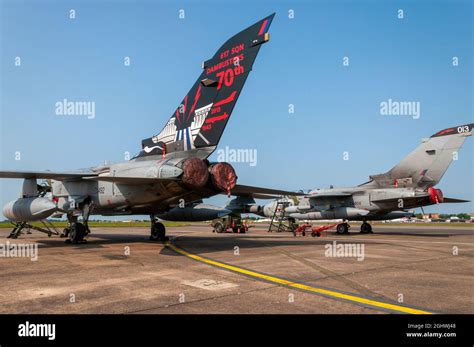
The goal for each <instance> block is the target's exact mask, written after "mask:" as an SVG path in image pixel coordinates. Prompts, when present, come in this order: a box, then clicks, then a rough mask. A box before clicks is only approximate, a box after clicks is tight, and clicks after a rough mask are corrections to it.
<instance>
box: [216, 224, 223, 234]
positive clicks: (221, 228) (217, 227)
mask: <svg viewBox="0 0 474 347" xmlns="http://www.w3.org/2000/svg"><path fill="white" fill-rule="evenodd" d="M224 229H225V228H224V224H223V223H222V222H217V223H216V224H214V231H215V232H216V233H218V234H221V233H223V232H224Z"/></svg>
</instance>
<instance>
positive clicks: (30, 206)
mask: <svg viewBox="0 0 474 347" xmlns="http://www.w3.org/2000/svg"><path fill="white" fill-rule="evenodd" d="M56 211H57V206H56V204H55V203H54V202H53V201H51V200H49V199H46V198H39V197H31V198H21V199H18V200H14V201H10V202H9V203H7V204H6V205H5V207H3V215H4V216H5V217H6V218H8V219H9V220H11V221H14V222H32V221H38V220H41V219H45V218H48V217H49V216H51V215H52V214H53V213H54V212H56Z"/></svg>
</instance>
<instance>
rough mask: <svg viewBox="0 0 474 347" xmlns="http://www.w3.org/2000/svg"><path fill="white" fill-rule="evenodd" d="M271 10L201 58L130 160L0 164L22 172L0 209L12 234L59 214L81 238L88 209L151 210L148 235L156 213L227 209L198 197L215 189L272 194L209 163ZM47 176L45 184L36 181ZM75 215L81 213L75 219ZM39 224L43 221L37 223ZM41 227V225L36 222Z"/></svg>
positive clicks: (160, 229) (210, 213)
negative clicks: (58, 167)
mask: <svg viewBox="0 0 474 347" xmlns="http://www.w3.org/2000/svg"><path fill="white" fill-rule="evenodd" d="M274 15H275V14H272V15H270V16H268V17H266V18H264V19H262V20H260V21H258V22H257V23H255V24H253V25H251V26H250V27H248V28H247V29H245V30H243V31H241V32H240V33H238V34H236V35H235V36H232V37H231V38H230V39H228V40H227V41H226V42H225V43H224V44H223V45H222V46H221V47H220V48H219V49H218V50H217V52H216V53H215V54H214V56H213V57H212V58H211V59H209V60H207V61H205V62H204V63H203V65H202V68H203V71H202V73H201V74H200V76H199V77H198V79H197V80H196V82H195V83H194V85H193V86H192V87H191V90H190V91H189V92H188V93H187V94H186V96H185V97H184V98H183V100H182V102H181V103H180V105H179V106H178V107H177V109H176V111H175V112H174V113H173V114H172V116H171V118H170V119H169V120H168V122H167V123H166V124H165V126H164V127H163V129H162V130H161V131H160V132H159V133H158V134H156V135H154V136H152V137H150V138H147V139H144V140H143V141H142V150H141V152H140V153H139V154H138V155H137V156H135V157H133V158H132V159H131V160H129V161H126V162H122V163H117V164H112V165H102V166H97V167H93V168H91V169H88V170H80V171H75V172H51V171H45V172H41V171H26V172H25V171H0V177H3V178H18V179H24V183H23V189H22V194H21V198H19V199H18V200H15V201H12V202H9V203H8V204H7V205H6V206H5V207H4V209H3V214H4V215H5V217H7V218H8V219H9V220H11V221H13V222H15V223H16V226H15V229H14V230H13V231H12V233H11V236H13V237H15V236H18V234H19V233H21V229H22V228H24V227H25V226H27V227H32V225H31V224H29V222H32V221H37V220H44V219H46V218H48V217H50V216H57V215H61V214H62V215H66V216H67V220H68V222H69V223H68V227H67V228H66V229H65V231H64V233H65V236H67V237H68V241H70V242H72V243H78V242H82V241H83V240H84V237H85V236H86V235H87V234H88V233H89V232H90V230H89V227H88V224H87V223H88V220H89V216H90V215H103V216H116V215H134V214H139V215H143V214H147V215H150V216H151V220H152V226H151V237H150V238H151V239H153V240H164V239H165V226H164V225H163V223H161V222H160V221H159V219H164V220H182V221H199V220H210V219H213V218H218V217H221V216H223V215H225V214H228V213H230V212H231V211H229V210H227V209H225V208H218V207H215V206H209V205H206V204H203V203H202V199H204V198H208V197H211V196H213V195H216V194H221V193H225V194H228V195H235V196H242V197H249V198H253V197H257V198H262V197H267V198H268V197H276V196H278V195H281V194H285V193H286V194H289V193H291V192H284V191H279V190H274V189H265V188H259V187H250V186H243V185H238V184H236V182H237V175H236V173H235V171H234V169H233V167H232V166H231V165H230V164H228V163H225V162H217V163H211V162H209V161H208V159H207V158H208V157H209V156H210V155H211V153H212V152H213V151H214V150H215V149H216V146H217V145H218V143H219V140H220V138H221V136H222V133H223V131H224V128H225V126H226V124H227V122H228V120H229V117H230V115H231V114H232V110H233V109H234V106H235V104H236V102H237V99H238V97H239V94H240V92H241V90H242V88H243V86H244V84H245V81H246V79H247V77H248V75H249V73H250V71H251V70H252V66H253V63H254V61H255V58H256V57H257V54H258V52H259V50H260V47H261V45H262V44H264V43H266V42H267V41H268V40H269V33H268V29H269V27H270V24H271V22H272V19H273V17H274ZM38 179H47V180H49V182H50V184H47V185H41V184H38V182H37V180H38ZM79 218H80V219H79ZM40 230H42V229H40ZM42 231H43V230H42Z"/></svg>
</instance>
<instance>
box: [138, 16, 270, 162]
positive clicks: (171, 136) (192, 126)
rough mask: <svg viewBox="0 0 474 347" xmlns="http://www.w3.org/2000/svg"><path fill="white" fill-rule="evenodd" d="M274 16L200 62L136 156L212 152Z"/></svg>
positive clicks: (204, 154) (242, 32)
mask: <svg viewBox="0 0 474 347" xmlns="http://www.w3.org/2000/svg"><path fill="white" fill-rule="evenodd" d="M274 15H275V14H272V15H270V16H268V17H266V18H264V19H262V20H260V21H258V22H257V23H255V24H254V25H252V26H250V27H248V28H247V29H245V30H243V31H241V32H240V33H238V34H237V35H235V36H233V37H231V38H230V39H228V40H227V41H226V42H225V43H224V44H223V45H222V46H221V47H220V48H219V49H218V50H217V52H216V53H215V54H214V56H213V57H212V58H211V59H209V60H207V61H205V62H204V63H203V69H204V71H203V72H202V73H201V75H200V76H199V78H198V79H197V81H196V82H195V83H194V85H193V87H192V88H191V90H190V91H189V92H188V94H187V95H186V96H185V97H184V99H183V101H182V102H181V104H180V105H179V106H178V108H177V109H176V111H175V112H174V113H173V115H172V116H171V118H170V119H169V120H168V122H167V123H166V125H165V127H164V128H163V130H161V132H160V133H159V134H158V135H156V136H153V137H150V138H147V139H145V140H143V141H142V148H143V150H142V152H140V154H139V157H146V156H151V155H166V156H168V155H170V156H173V153H176V152H183V151H188V153H187V155H186V156H191V155H193V156H197V157H200V158H207V157H208V156H209V155H210V154H211V153H212V152H213V151H214V149H215V148H216V146H217V144H218V143H219V140H220V138H221V136H222V133H223V132H224V128H225V126H226V124H227V121H228V120H229V117H230V115H231V113H232V110H233V108H234V106H235V103H236V102H237V99H238V97H239V94H240V92H241V90H242V88H243V86H244V84H245V80H246V79H247V76H248V74H249V72H250V71H251V70H252V66H253V63H254V61H255V58H256V57H257V54H258V51H259V50H260V45H261V44H262V43H265V42H267V41H268V40H269V34H268V28H269V27H270V24H271V22H272V19H273V17H274ZM181 154H182V153H181Z"/></svg>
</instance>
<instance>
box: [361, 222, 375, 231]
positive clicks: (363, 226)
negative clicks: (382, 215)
mask: <svg viewBox="0 0 474 347" xmlns="http://www.w3.org/2000/svg"><path fill="white" fill-rule="evenodd" d="M360 232H361V233H362V234H371V233H372V225H370V224H369V223H367V222H364V223H362V224H361V226H360Z"/></svg>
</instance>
